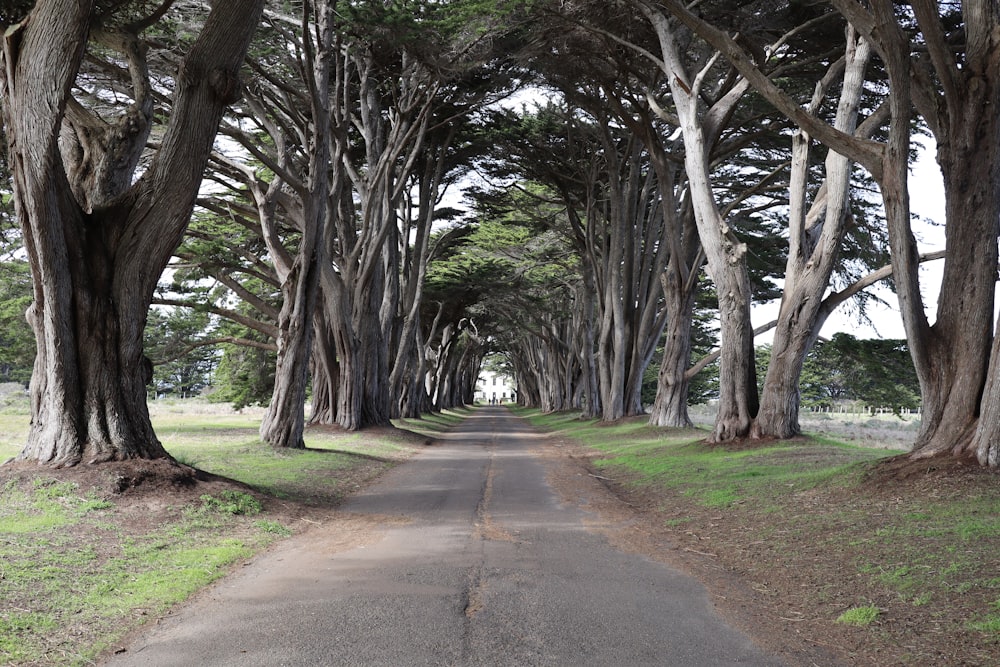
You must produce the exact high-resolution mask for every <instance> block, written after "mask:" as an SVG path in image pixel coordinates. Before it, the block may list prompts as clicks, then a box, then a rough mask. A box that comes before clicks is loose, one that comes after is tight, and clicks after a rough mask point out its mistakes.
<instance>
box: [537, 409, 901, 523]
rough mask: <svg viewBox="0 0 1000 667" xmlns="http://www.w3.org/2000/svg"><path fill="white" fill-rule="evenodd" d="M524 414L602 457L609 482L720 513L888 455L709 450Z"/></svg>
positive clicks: (636, 424) (846, 450)
mask: <svg viewBox="0 0 1000 667" xmlns="http://www.w3.org/2000/svg"><path fill="white" fill-rule="evenodd" d="M526 416H527V417H528V419H529V420H530V421H531V422H532V424H534V425H536V426H538V427H539V428H544V429H546V430H550V431H551V430H558V431H559V433H560V434H561V435H564V436H568V437H571V438H573V439H574V440H576V441H578V442H580V443H581V444H584V445H586V446H588V447H592V448H594V449H597V450H599V451H601V452H603V453H604V456H603V457H601V458H600V459H598V460H596V461H595V466H596V467H598V468H600V469H602V470H604V471H606V474H607V475H608V476H610V477H615V476H619V477H624V478H627V479H629V480H630V483H632V484H640V485H642V484H646V485H653V486H657V487H660V488H663V489H671V490H676V491H678V492H680V493H682V494H683V495H685V496H687V497H689V498H692V499H693V500H695V501H696V502H698V503H700V504H702V505H704V506H706V507H720V508H721V507H727V506H730V505H733V504H734V503H738V502H741V501H744V500H746V499H747V498H751V497H753V498H754V499H755V502H761V501H762V500H764V499H767V498H768V497H771V496H774V495H788V494H790V493H794V492H798V491H802V490H805V489H810V488H814V487H816V486H817V485H819V484H823V483H829V482H831V481H832V480H835V479H838V478H845V477H848V478H849V477H850V474H851V471H857V470H859V465H858V464H859V463H862V462H867V461H872V460H875V459H878V458H882V457H885V456H887V455H888V452H886V451H884V450H870V449H863V448H860V447H852V446H849V445H843V444H839V443H838V444H817V443H802V442H800V441H793V442H787V443H784V442H779V443H776V444H774V445H769V446H767V447H763V448H757V449H742V450H737V449H731V448H726V447H709V446H706V445H704V444H703V443H702V441H703V440H704V438H705V436H706V435H707V434H706V433H704V432H701V431H695V430H677V431H671V430H665V429H658V428H653V427H651V426H649V425H648V424H647V423H646V420H645V419H642V418H637V419H633V420H625V421H623V422H620V423H614V424H602V423H600V422H597V421H595V420H583V419H580V418H579V416H578V415H576V414H575V413H556V414H551V415H538V414H533V413H531V412H527V413H526Z"/></svg>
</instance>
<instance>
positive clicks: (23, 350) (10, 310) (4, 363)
mask: <svg viewBox="0 0 1000 667" xmlns="http://www.w3.org/2000/svg"><path fill="white" fill-rule="evenodd" d="M32 293H33V292H32V284H31V270H30V268H29V267H28V263H27V262H25V261H23V260H20V259H16V258H13V257H8V258H6V259H3V260H0V382H19V383H21V384H24V385H27V383H28V381H29V380H30V379H31V371H32V368H33V366H34V362H35V335H34V333H33V332H32V330H31V326H30V325H29V324H28V321H27V320H26V319H25V312H26V311H27V310H28V306H29V305H31V301H32Z"/></svg>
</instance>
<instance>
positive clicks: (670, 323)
mask: <svg viewBox="0 0 1000 667" xmlns="http://www.w3.org/2000/svg"><path fill="white" fill-rule="evenodd" d="M681 261H682V260H681V258H680V257H677V258H674V260H673V262H678V263H679V262H681ZM686 278H687V277H682V276H678V275H677V271H676V269H675V268H674V269H671V268H668V269H667V271H666V272H665V274H664V280H663V283H664V287H663V290H664V294H665V296H666V299H667V312H668V313H669V314H670V315H669V318H668V319H667V325H666V331H665V338H664V341H665V342H664V345H663V358H662V360H661V361H660V372H659V374H658V376H657V385H656V399H655V400H654V401H653V407H652V409H651V410H650V416H649V423H650V424H652V425H653V426H661V427H667V428H689V427H691V426H694V424H693V423H692V422H691V418H690V417H689V416H688V386H689V385H690V379H689V378H688V376H687V369H688V365H689V364H690V363H691V324H692V321H693V314H694V296H695V290H694V289H693V287H694V285H691V284H687V283H689V282H690V281H689V280H687V279H686Z"/></svg>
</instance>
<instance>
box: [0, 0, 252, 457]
mask: <svg viewBox="0 0 1000 667" xmlns="http://www.w3.org/2000/svg"><path fill="white" fill-rule="evenodd" d="M262 5H263V1H262V0H246V1H243V2H238V1H235V0H230V1H220V2H216V3H215V5H214V7H213V8H212V10H211V12H210V13H209V15H208V17H207V19H206V21H205V23H204V26H203V28H202V30H201V33H200V34H199V36H198V38H197V39H196V41H195V42H194V43H193V44H192V46H191V48H190V50H189V51H188V53H187V55H186V56H185V58H184V60H183V62H182V65H181V67H180V70H179V72H178V75H177V76H176V78H175V82H176V88H175V90H174V99H173V107H172V109H173V110H172V113H171V116H170V119H169V121H168V124H167V127H166V131H165V134H164V136H163V140H162V142H161V147H160V149H159V151H158V152H157V154H156V156H155V157H154V159H153V160H152V162H151V163H150V165H149V167H148V168H147V170H146V171H145V173H143V174H142V176H141V177H140V178H139V179H138V180H134V182H133V179H134V175H135V171H136V167H137V165H138V160H139V156H140V154H141V151H142V149H143V147H144V146H145V142H146V138H147V137H148V133H149V127H150V123H151V118H152V108H153V105H152V92H151V87H150V86H149V77H148V73H147V71H146V65H145V62H144V59H143V48H142V45H141V42H140V39H139V37H138V35H137V34H136V32H137V31H136V30H134V29H130V27H129V26H125V27H124V28H123V29H121V30H119V31H118V32H117V33H116V35H115V36H114V40H115V41H116V42H117V43H118V44H119V45H120V51H121V52H122V57H123V59H124V61H125V62H127V63H128V66H129V71H130V74H131V75H132V81H133V89H134V94H135V99H136V101H135V102H134V103H133V104H132V105H131V107H130V109H129V110H128V111H127V112H126V113H125V114H124V115H122V116H121V117H120V118H119V119H118V120H117V121H115V122H112V123H110V124H108V123H106V122H105V121H103V120H100V119H98V118H97V117H96V115H94V114H92V113H91V112H90V111H88V110H87V109H85V107H83V105H81V104H79V103H78V102H77V101H75V100H74V99H73V96H72V88H73V85H74V82H75V81H76V78H77V75H78V73H79V70H80V66H81V62H82V59H83V56H84V51H85V49H86V46H87V42H88V38H89V37H90V36H91V34H92V33H91V23H92V20H93V18H94V15H93V12H94V5H93V2H90V1H82V2H77V1H76V0H39V2H37V3H36V4H35V7H34V9H33V10H32V11H31V13H30V14H29V15H28V17H27V18H26V19H25V20H24V21H22V22H21V23H20V24H19V25H17V26H15V27H13V28H12V29H10V30H9V31H8V32H7V33H6V34H5V35H4V37H3V44H2V63H0V97H2V99H3V114H4V124H5V127H6V131H7V137H8V141H9V145H10V159H11V166H12V169H13V172H14V187H15V194H16V211H17V215H18V219H19V220H20V223H21V226H22V229H23V232H24V239H25V247H26V250H27V253H28V257H29V260H30V262H31V265H32V275H33V280H34V303H33V305H32V307H31V309H30V310H29V313H28V318H29V321H30V322H31V324H32V327H33V328H34V331H35V335H36V339H37V348H38V354H37V357H36V364H35V372H34V374H33V377H32V383H31V397H32V408H31V412H32V419H31V427H30V430H29V433H28V440H27V444H26V445H25V448H24V450H23V451H22V452H21V453H20V455H19V456H18V458H19V459H25V460H35V461H38V462H41V463H48V464H51V465H56V466H70V465H75V464H78V463H80V462H81V461H87V462H100V461H109V460H121V459H128V458H161V457H167V456H168V454H167V453H166V451H165V450H164V449H163V446H162V445H161V443H160V442H159V440H158V439H157V438H156V435H155V433H154V432H153V427H152V424H151V423H150V420H149V413H148V410H147V408H146V392H145V385H146V382H147V380H148V379H149V376H150V375H151V368H150V365H149V363H148V361H147V360H145V359H144V357H143V353H142V335H143V327H144V325H145V321H146V313H147V310H148V308H149V304H150V301H151V299H152V295H153V290H154V289H155V287H156V282H157V280H158V278H159V276H160V273H161V272H162V271H163V269H164V267H166V265H167V262H168V261H169V258H170V254H171V253H172V252H173V250H174V249H175V248H176V247H177V245H178V244H179V243H180V241H181V237H182V234H183V232H184V229H185V227H186V225H187V222H188V219H189V217H190V214H191V211H192V209H193V206H194V201H195V197H196V195H197V192H198V186H199V184H200V182H201V175H202V171H203V169H204V166H205V164H206V162H207V159H208V155H209V153H210V151H211V147H212V142H213V140H214V137H215V133H216V130H217V128H218V124H219V121H220V119H221V116H222V113H223V110H224V109H225V108H226V106H228V105H229V104H230V103H232V102H233V101H234V100H235V99H236V98H237V97H238V93H239V90H240V85H239V67H240V65H241V63H242V61H243V56H244V54H245V52H246V49H247V46H248V44H249V41H250V37H251V35H252V33H253V30H254V29H255V28H256V25H257V21H258V18H259V16H260V12H261V9H262ZM102 42H103V43H105V44H108V43H112V41H111V37H108V38H107V39H102Z"/></svg>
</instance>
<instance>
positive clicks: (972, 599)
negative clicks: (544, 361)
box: [521, 411, 1000, 665]
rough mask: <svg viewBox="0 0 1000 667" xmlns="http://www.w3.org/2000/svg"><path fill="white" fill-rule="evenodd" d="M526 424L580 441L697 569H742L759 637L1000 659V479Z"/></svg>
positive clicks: (850, 449)
mask: <svg viewBox="0 0 1000 667" xmlns="http://www.w3.org/2000/svg"><path fill="white" fill-rule="evenodd" d="M521 414H522V415H523V416H525V417H526V418H528V419H529V421H531V422H532V423H533V424H534V425H536V426H538V427H540V428H542V429H545V430H548V431H550V432H552V433H553V434H555V435H556V436H557V437H559V438H560V439H562V440H563V441H564V442H568V443H576V444H577V445H578V446H579V448H580V449H579V451H578V453H577V456H581V457H585V458H586V459H587V461H588V466H589V467H590V469H591V471H592V474H594V475H595V476H597V477H598V478H600V479H602V480H603V481H604V482H605V483H606V485H607V486H609V487H610V488H611V489H612V490H613V491H615V492H616V493H617V494H618V495H620V496H621V497H622V498H623V499H625V500H626V502H628V503H629V504H630V505H632V506H634V507H636V508H638V509H639V510H640V511H641V512H642V513H643V515H644V519H648V521H649V525H650V530H652V531H653V532H655V533H656V534H657V535H658V536H659V537H660V538H662V540H663V542H664V543H668V544H669V545H670V546H668V547H667V549H668V550H669V551H670V552H671V553H673V554H675V555H676V556H677V557H678V558H679V559H680V560H681V561H683V563H682V564H683V565H685V566H687V567H690V569H692V570H693V571H694V573H695V574H697V575H698V576H699V577H701V578H703V579H706V578H707V579H712V578H716V579H718V578H719V573H720V572H725V573H726V574H727V576H728V575H735V576H736V577H737V578H738V579H739V580H740V581H741V582H742V584H741V585H742V586H744V587H745V588H746V591H747V595H748V600H750V601H751V602H752V603H753V604H754V605H759V609H762V611H758V612H757V613H756V614H755V616H754V617H753V619H752V620H750V621H747V625H748V626H749V629H750V630H751V631H752V632H753V631H755V630H758V629H760V628H761V627H766V628H767V630H766V633H769V634H770V635H771V636H779V637H781V636H784V637H788V636H789V635H795V636H796V637H797V638H798V639H803V640H804V641H806V642H813V644H814V645H824V646H828V648H830V649H832V650H833V651H834V652H835V653H837V654H838V655H839V656H840V657H841V658H842V659H844V660H845V661H846V662H848V663H850V664H872V665H880V664H893V665H896V664H909V665H927V664H968V665H1000V613H998V610H1000V576H998V573H997V563H998V560H997V555H996V554H998V553H1000V477H998V476H997V475H996V474H992V473H989V472H986V471H983V470H980V469H978V468H977V467H975V466H965V465H961V464H959V463H958V462H955V461H951V460H944V461H937V460H935V461H931V462H927V461H924V462H922V463H909V462H905V461H903V460H902V459H900V458H898V454H899V452H898V451H891V450H890V451H887V450H882V449H871V448H865V447H856V446H849V445H845V444H842V443H840V442H837V441H836V440H833V439H831V438H829V437H823V438H797V439H793V440H790V441H780V442H769V443H766V444H754V443H743V444H739V445H733V446H710V445H707V444H705V442H704V439H705V438H706V437H707V435H708V434H707V432H705V431H699V430H693V429H692V430H665V429H656V428H652V427H650V426H648V424H647V423H646V420H645V419H639V418H637V419H633V420H623V421H620V422H617V423H614V424H610V425H606V424H601V423H598V422H594V421H591V420H583V419H580V418H579V416H578V415H577V414H567V413H557V414H550V415H542V414H539V413H537V412H534V411H522V412H521ZM838 620H839V621H840V622H839V623H838ZM753 626H758V627H753Z"/></svg>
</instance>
